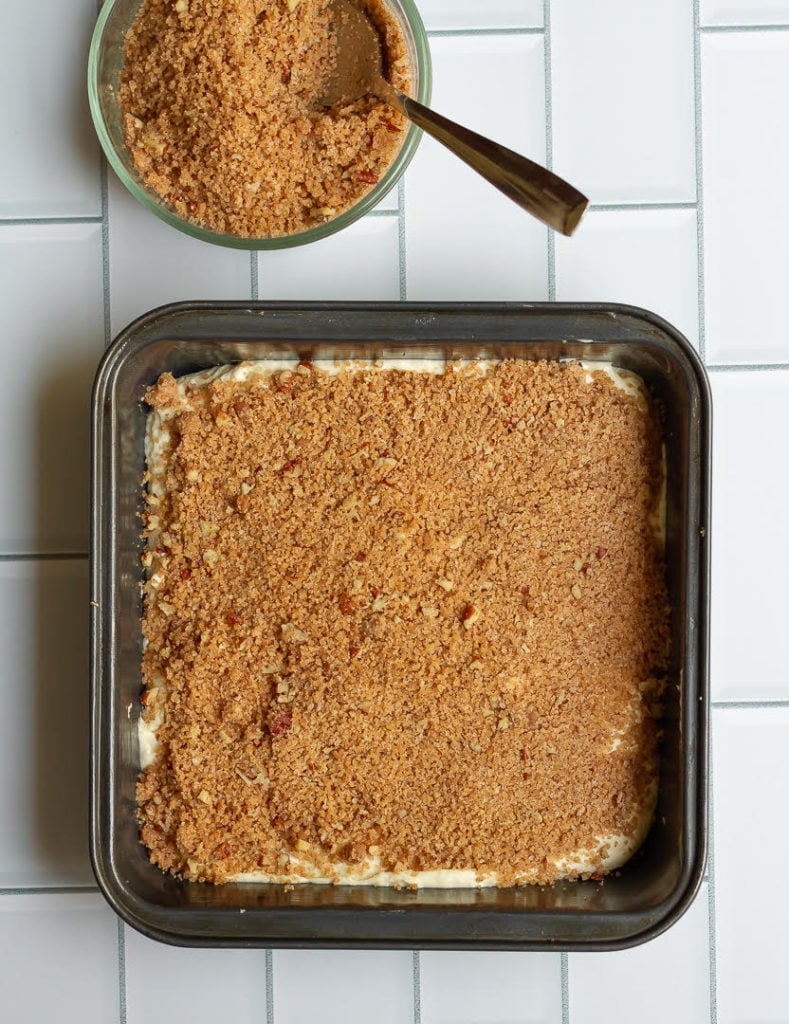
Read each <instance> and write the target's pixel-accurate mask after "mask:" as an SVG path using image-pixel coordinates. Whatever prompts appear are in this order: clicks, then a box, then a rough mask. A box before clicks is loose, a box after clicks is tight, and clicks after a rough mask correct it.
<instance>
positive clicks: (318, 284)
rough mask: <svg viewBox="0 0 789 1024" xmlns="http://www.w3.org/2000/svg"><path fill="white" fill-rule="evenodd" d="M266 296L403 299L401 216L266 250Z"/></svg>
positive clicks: (262, 268) (261, 271)
mask: <svg viewBox="0 0 789 1024" xmlns="http://www.w3.org/2000/svg"><path fill="white" fill-rule="evenodd" d="M258 260H259V262H258V280H259V284H258V293H259V296H260V298H261V299H337V300H340V299H359V300H361V299H370V300H384V299H391V300H395V299H399V298H400V244H399V223H398V220H397V217H390V216H386V217H366V218H364V220H360V221H357V223H356V224H353V225H351V227H350V228H347V229H346V230H344V231H340V232H338V233H337V234H336V235H331V236H330V237H329V238H325V239H323V241H321V242H316V243H315V244H314V245H309V246H307V247H306V251H304V252H301V251H300V250H299V249H283V250H282V251H280V252H267V253H260V255H259V257H258Z"/></svg>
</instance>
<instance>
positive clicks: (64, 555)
mask: <svg viewBox="0 0 789 1024" xmlns="http://www.w3.org/2000/svg"><path fill="white" fill-rule="evenodd" d="M86 558H90V553H89V552H87V551H76V552H73V551H68V552H61V551H58V552H54V553H51V554H46V553H42V552H40V551H30V552H27V551H26V552H24V553H22V554H0V562H78V561H84V559H86Z"/></svg>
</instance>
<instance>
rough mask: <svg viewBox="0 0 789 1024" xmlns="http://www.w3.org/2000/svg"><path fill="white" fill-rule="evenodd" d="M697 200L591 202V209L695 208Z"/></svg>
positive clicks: (597, 210)
mask: <svg viewBox="0 0 789 1024" xmlns="http://www.w3.org/2000/svg"><path fill="white" fill-rule="evenodd" d="M695 209H696V202H695V200H693V201H691V202H686V203H673V202H665V203H664V202H660V201H656V202H644V203H638V202H636V203H590V204H589V210H590V211H592V212H595V211H596V212H598V213H605V212H619V211H627V210H695Z"/></svg>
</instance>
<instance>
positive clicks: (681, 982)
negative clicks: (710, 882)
mask: <svg viewBox="0 0 789 1024" xmlns="http://www.w3.org/2000/svg"><path fill="white" fill-rule="evenodd" d="M709 967H710V958H709V902H708V894H707V887H706V886H704V887H703V888H702V890H701V892H700V893H699V895H698V896H697V897H696V900H695V902H694V903H693V904H692V906H691V907H690V909H689V910H688V911H687V912H686V913H685V915H684V916H683V917H682V918H680V920H679V921H678V922H677V923H676V924H675V925H673V926H672V927H671V928H670V929H669V930H668V931H667V932H665V933H664V934H663V935H660V936H659V937H658V938H657V939H654V940H653V941H652V942H647V943H645V944H644V945H643V946H636V947H635V948H634V949H628V950H624V951H622V952H619V953H614V954H611V953H582V954H577V953H576V954H572V955H571V956H570V958H569V964H568V980H569V991H570V1020H572V1022H573V1024H603V1022H605V1024H631V1022H632V1020H633V1008H634V1007H635V1006H637V1007H638V1022H639V1024H665V1021H671V1022H672V1024H708V1022H709V1020H710V970H709ZM668 978H670V979H671V984H655V981H656V980H657V979H664V980H665V979H668ZM645 992H648V993H649V998H648V999H645V998H644V993H645ZM612 993H616V998H615V999H612V998H611V996H612Z"/></svg>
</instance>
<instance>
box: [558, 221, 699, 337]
mask: <svg viewBox="0 0 789 1024" xmlns="http://www.w3.org/2000/svg"><path fill="white" fill-rule="evenodd" d="M556 297H557V299H560V300H563V301H576V300H577V301H589V302H594V301H605V302H627V303H631V304H632V305H635V306H643V307H645V308H646V309H651V310H653V311H654V312H655V313H659V314H660V315H661V316H663V317H665V318H666V319H667V320H668V321H670V322H671V323H673V324H674V325H675V326H676V327H678V328H679V329H680V330H681V331H682V332H683V333H684V334H685V335H687V337H688V338H689V339H690V340H691V341H692V342H693V343H694V344H696V343H697V342H698V333H699V301H698V246H697V235H696V211H695V210H599V211H597V210H591V211H590V212H589V213H587V214H586V217H585V218H584V221H583V222H582V224H581V226H580V227H579V228H578V231H577V233H576V234H575V235H573V237H572V238H564V237H561V236H558V235H557V239H556Z"/></svg>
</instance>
